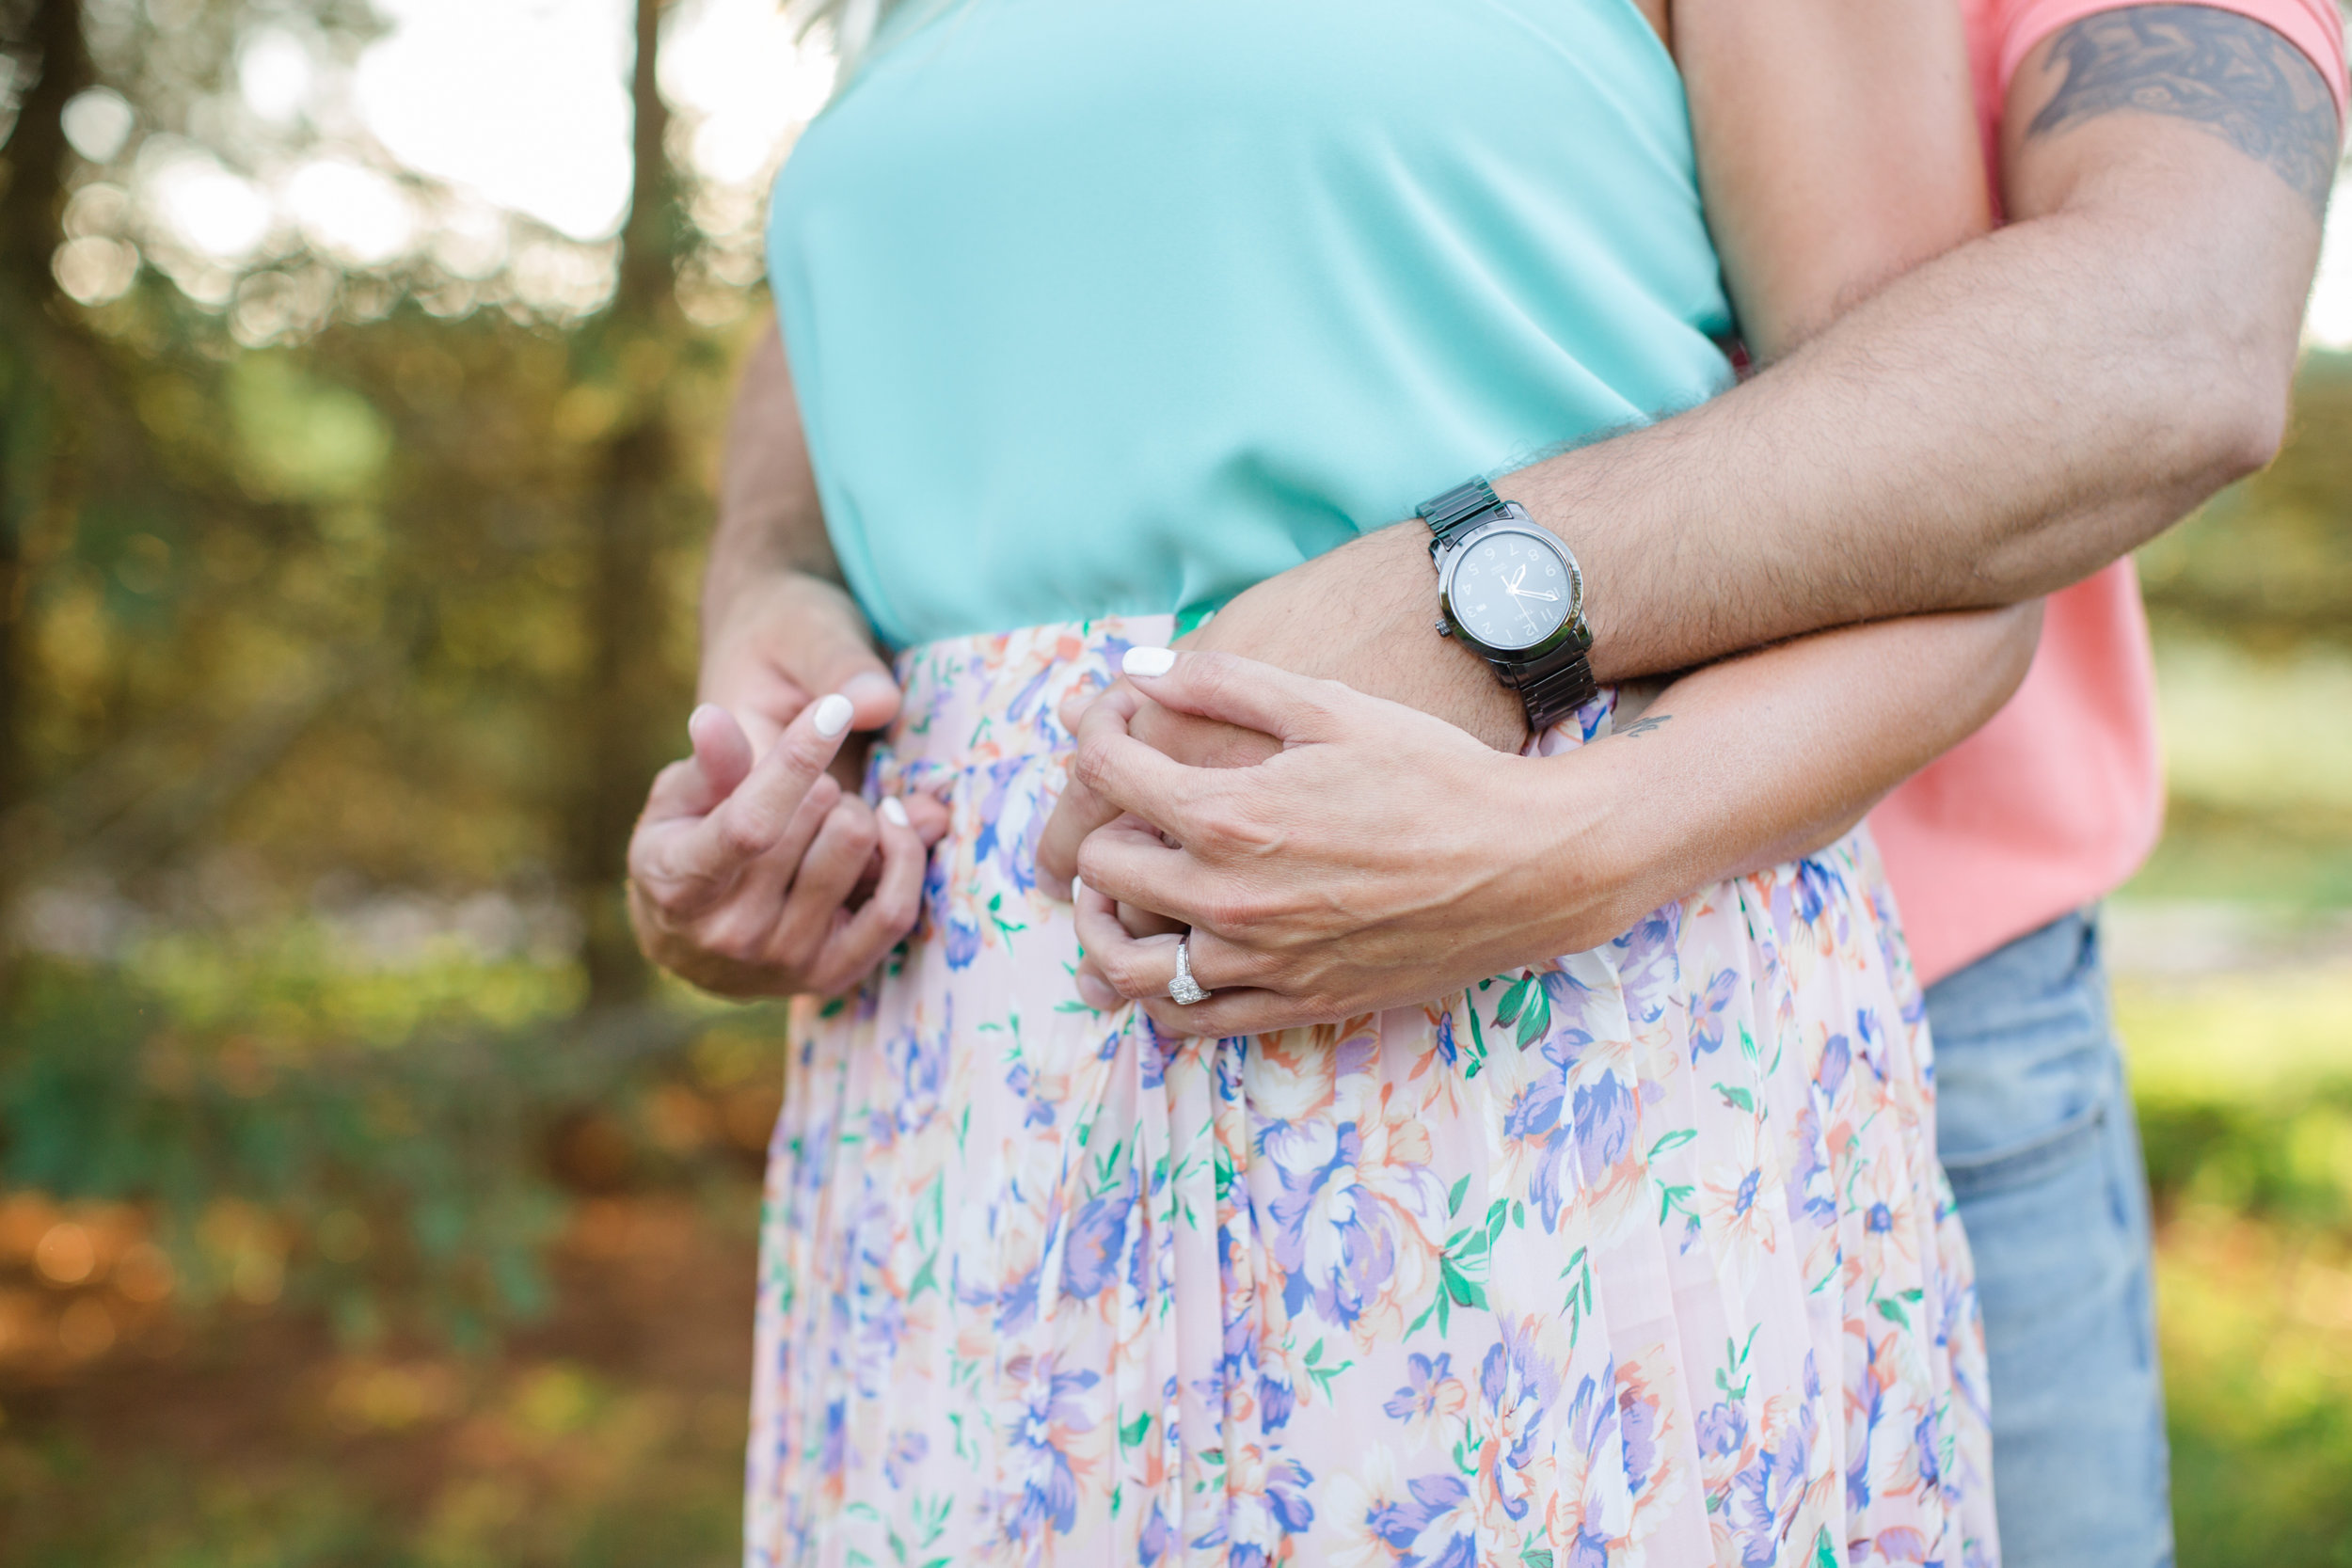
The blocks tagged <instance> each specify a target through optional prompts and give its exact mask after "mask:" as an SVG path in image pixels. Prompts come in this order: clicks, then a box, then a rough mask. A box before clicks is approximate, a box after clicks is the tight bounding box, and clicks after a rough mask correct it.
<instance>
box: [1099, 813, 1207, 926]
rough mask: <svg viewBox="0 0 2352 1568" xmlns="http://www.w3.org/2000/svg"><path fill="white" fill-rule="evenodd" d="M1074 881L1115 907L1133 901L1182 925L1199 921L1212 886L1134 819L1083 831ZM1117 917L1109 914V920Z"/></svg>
mask: <svg viewBox="0 0 2352 1568" xmlns="http://www.w3.org/2000/svg"><path fill="white" fill-rule="evenodd" d="M1078 880H1079V882H1080V883H1081V884H1082V886H1083V887H1086V888H1092V889H1093V890H1094V891H1095V892H1097V893H1100V894H1102V895H1104V896H1105V897H1107V898H1109V899H1110V900H1111V901H1112V903H1113V904H1114V905H1118V904H1135V905H1138V906H1140V907H1142V908H1144V909H1147V910H1152V911H1157V912H1158V913H1160V914H1164V915H1166V916H1168V918H1169V919H1170V920H1175V921H1180V922H1182V923H1183V924H1184V925H1186V926H1198V925H1200V924H1202V923H1203V919H1202V917H1203V912H1204V900H1205V898H1206V896H1207V895H1208V894H1209V893H1210V891H1211V889H1212V886H1213V884H1212V882H1211V880H1210V878H1209V876H1208V874H1207V873H1206V872H1204V871H1203V870H1202V869H1201V867H1200V863H1199V862H1198V861H1196V860H1194V859H1193V858H1192V857H1191V856H1189V855H1187V854H1186V853H1185V852H1184V850H1182V849H1171V848H1169V847H1168V846H1167V845H1166V844H1163V843H1161V842H1160V838H1159V835H1158V834H1157V833H1154V832H1152V830H1151V828H1150V827H1149V826H1148V825H1147V824H1144V823H1142V822H1138V821H1136V819H1135V818H1133V817H1121V818H1120V819H1119V820H1117V821H1115V822H1112V823H1110V824H1109V825H1108V826H1106V827H1104V828H1099V829H1097V830H1096V831H1095V832H1091V833H1089V834H1088V835H1087V837H1086V842H1085V843H1083V844H1081V845H1079V846H1078ZM1117 918H1118V917H1117V915H1116V913H1115V912H1114V914H1113V916H1112V919H1113V922H1114V923H1116V921H1117Z"/></svg>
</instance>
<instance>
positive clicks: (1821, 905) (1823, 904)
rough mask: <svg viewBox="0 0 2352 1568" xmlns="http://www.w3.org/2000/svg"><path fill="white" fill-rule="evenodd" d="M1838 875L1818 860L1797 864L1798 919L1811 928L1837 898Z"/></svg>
mask: <svg viewBox="0 0 2352 1568" xmlns="http://www.w3.org/2000/svg"><path fill="white" fill-rule="evenodd" d="M1837 887H1838V882H1837V874H1836V872H1834V871H1832V870H1831V869H1830V868H1829V867H1828V866H1827V865H1825V864H1823V863H1821V862H1820V860H1819V859H1818V858H1812V857H1808V858H1807V859H1804V860H1801V861H1799V862H1798V863H1797V890H1796V901H1797V918H1798V919H1799V920H1801V921H1803V922H1804V924H1805V925H1807V926H1810V925H1812V924H1814V922H1816V921H1818V920H1820V918H1821V911H1823V910H1825V909H1827V908H1828V907H1829V903H1830V900H1831V898H1833V897H1834V896H1836V892H1837Z"/></svg>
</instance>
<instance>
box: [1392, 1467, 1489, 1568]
mask: <svg viewBox="0 0 2352 1568" xmlns="http://www.w3.org/2000/svg"><path fill="white" fill-rule="evenodd" d="M1405 1490H1406V1492H1407V1493H1409V1494H1410V1495H1411V1497H1412V1500H1411V1501H1410V1502H1392V1503H1382V1504H1381V1505H1380V1506H1379V1507H1377V1508H1375V1509H1374V1510H1373V1511H1372V1513H1371V1514H1370V1515H1369V1516H1368V1518H1367V1520H1366V1523H1368V1524H1370V1525H1371V1526H1372V1528H1373V1531H1374V1533H1375V1534H1376V1535H1378V1536H1379V1537H1380V1539H1381V1540H1382V1541H1384V1542H1386V1543H1387V1544H1389V1546H1390V1547H1391V1549H1392V1550H1394V1551H1395V1552H1396V1553H1397V1560H1396V1568H1478V1521H1477V1516H1476V1514H1475V1513H1473V1512H1472V1510H1471V1508H1470V1486H1469V1484H1468V1483H1467V1482H1465V1481H1463V1480H1462V1478H1461V1477H1459V1476H1444V1475H1438V1476H1415V1477H1414V1478H1413V1479H1412V1480H1411V1481H1406V1483H1405Z"/></svg>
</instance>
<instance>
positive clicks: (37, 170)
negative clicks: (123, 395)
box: [0, 0, 90, 988]
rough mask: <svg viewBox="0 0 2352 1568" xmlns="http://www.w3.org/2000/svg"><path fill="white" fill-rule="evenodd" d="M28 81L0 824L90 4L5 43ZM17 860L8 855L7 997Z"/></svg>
mask: <svg viewBox="0 0 2352 1568" xmlns="http://www.w3.org/2000/svg"><path fill="white" fill-rule="evenodd" d="M6 41H7V44H8V53H9V54H10V55H12V56H13V57H14V58H15V60H16V61H17V62H18V65H19V69H25V68H30V69H32V70H34V71H38V72H39V75H38V76H37V77H36V78H35V79H34V82H33V85H32V87H30V88H29V89H28V90H27V91H26V92H25V93H24V97H23V99H22V101H21V102H20V103H19V105H18V110H17V119H16V125H15V128H14V130H13V131H12V132H11V133H10V135H9V136H8V142H7V145H6V148H5V150H4V151H5V165H6V167H5V172H0V181H5V186H0V820H4V819H6V818H7V817H8V815H9V813H10V811H11V809H12V808H14V807H16V806H19V805H21V804H23V803H24V800H26V799H27V798H28V797H29V795H30V794H31V791H32V785H33V780H32V776H31V775H32V769H31V767H30V764H29V761H28V759H27V756H26V750H25V732H26V729H27V727H28V723H27V717H26V711H25V710H26V708H27V706H28V702H27V696H28V693H29V691H30V689H31V686H32V676H31V670H30V658H31V649H30V647H29V645H28V639H27V635H26V621H27V615H26V610H27V604H26V600H27V594H28V588H29V584H28V583H27V581H26V564H25V548H26V541H27V539H28V537H29V535H30V534H31V532H32V528H33V523H34V520H35V518H36V517H38V516H39V515H40V511H41V509H42V507H43V506H44V505H45V504H47V501H48V498H49V494H50V490H51V478H52V476H51V472H50V469H51V462H50V458H51V453H52V451H53V447H54V435H55V432H56V421H57V412H58V411H57V408H56V402H55V399H54V397H53V396H52V389H53V386H54V381H55V377H54V376H53V375H52V374H51V373H50V372H51V369H52V366H51V361H52V360H53V359H54V358H55V357H56V347H57V344H56V334H57V329H58V328H57V319H56V282H55V281H54V279H53V277H52V276H51V274H50V270H49V259H50V257H51V256H52V255H54V254H55V253H56V248H57V245H58V244H59V242H60V241H61V240H62V239H63V237H64V223H63V219H64V212H65V161H66V156H67V146H66V139H65V119H64V111H65V106H66V104H67V103H68V102H69V101H71V100H72V97H73V95H74V94H76V93H78V92H80V91H81V90H82V89H83V88H84V87H87V86H88V85H89V74H90V68H89V54H88V51H87V48H86V46H85V44H84V42H83V38H82V11H81V7H80V4H79V0H37V3H36V4H35V5H34V6H33V7H32V8H31V9H30V10H29V11H28V12H26V13H24V31H23V33H22V34H21V36H19V37H15V38H11V39H8V40H6ZM17 859H18V857H17V856H15V855H13V854H11V853H10V852H9V850H8V846H7V845H5V844H0V988H5V986H6V985H7V983H8V968H9V965H8V958H7V954H8V950H9V948H10V945H11V943H10V942H8V940H7V929H6V928H7V926H8V922H9V920H10V919H11V918H12V916H13V911H14V909H15V904H16V896H17V895H18V893H19V892H20V891H21V890H20V889H18V888H16V887H15V886H13V885H12V879H11V876H10V867H11V865H12V864H13V863H15V862H16V861H17Z"/></svg>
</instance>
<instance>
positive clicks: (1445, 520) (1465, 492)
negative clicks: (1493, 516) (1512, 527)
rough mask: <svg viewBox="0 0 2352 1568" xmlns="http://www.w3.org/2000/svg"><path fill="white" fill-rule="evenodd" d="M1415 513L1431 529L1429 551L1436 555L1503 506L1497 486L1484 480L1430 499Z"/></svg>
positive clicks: (1416, 509)
mask: <svg viewBox="0 0 2352 1568" xmlns="http://www.w3.org/2000/svg"><path fill="white" fill-rule="evenodd" d="M1413 510H1414V512H1415V514H1416V515H1419V516H1420V518H1421V520H1422V522H1424V523H1427V524H1428V525H1429V535H1430V537H1429V548H1430V552H1431V553H1432V554H1435V553H1436V552H1437V551H1438V550H1440V549H1442V548H1444V547H1445V546H1448V545H1451V544H1453V543H1454V539H1455V538H1456V537H1458V536H1459V535H1461V534H1463V533H1466V532H1468V531H1470V529H1472V528H1474V527H1476V526H1477V524H1478V521H1479V519H1480V518H1482V517H1484V516H1485V515H1486V514H1487V513H1489V512H1500V511H1502V501H1501V500H1500V499H1497V497H1496V495H1495V487H1494V486H1493V485H1491V484H1489V483H1486V481H1485V480H1483V479H1473V480H1471V481H1470V482H1469V483H1466V484H1457V485H1455V486H1454V488H1453V489H1451V490H1448V491H1447V492H1446V493H1445V494H1444V495H1442V496H1432V497H1430V498H1429V499H1427V500H1425V501H1423V502H1422V503H1421V504H1420V505H1419V506H1417V507H1415V508H1414V509H1413Z"/></svg>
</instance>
